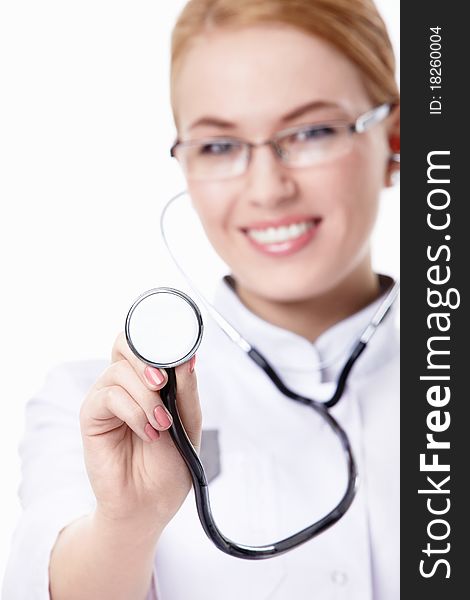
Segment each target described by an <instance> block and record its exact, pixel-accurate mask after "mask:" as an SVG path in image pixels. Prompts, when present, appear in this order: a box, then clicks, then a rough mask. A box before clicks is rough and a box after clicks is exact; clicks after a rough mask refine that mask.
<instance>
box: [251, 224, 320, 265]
mask: <svg viewBox="0 0 470 600" xmlns="http://www.w3.org/2000/svg"><path fill="white" fill-rule="evenodd" d="M321 221H322V219H321V217H312V218H310V219H302V220H299V221H295V222H293V223H289V224H284V225H279V226H277V227H273V226H266V227H260V226H258V227H252V228H249V227H245V228H243V229H242V232H243V233H244V234H245V236H246V237H247V238H248V240H249V241H250V242H251V244H252V246H253V247H254V248H256V249H257V250H260V251H261V252H263V253H264V254H269V255H278V256H284V255H287V254H292V253H294V252H297V251H298V250H300V249H301V248H303V247H304V246H306V245H307V244H308V243H309V242H310V240H312V239H313V238H314V236H315V234H316V232H317V229H318V227H319V225H320V223H321Z"/></svg>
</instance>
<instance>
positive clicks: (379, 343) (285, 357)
mask: <svg viewBox="0 0 470 600" xmlns="http://www.w3.org/2000/svg"><path fill="white" fill-rule="evenodd" d="M380 284H381V287H382V290H383V293H382V295H381V296H380V297H379V298H378V299H377V300H375V301H374V302H373V303H372V304H370V305H368V306H366V307H365V308H363V309H362V310H360V311H359V312H357V313H355V314H354V315H352V316H350V317H348V318H346V319H343V320H342V321H340V322H338V323H336V324H335V325H333V326H332V327H330V329H328V330H327V331H325V332H324V333H322V334H321V335H320V336H319V337H318V338H317V340H316V341H315V342H314V343H312V342H310V341H309V340H307V339H306V338H304V337H302V336H301V335H298V334H296V333H293V332H292V331H288V330H286V329H283V328H281V327H278V326H277V325H273V324H272V323H269V322H267V321H264V320H263V319H261V318H260V317H259V316H257V315H255V314H254V313H252V312H251V311H250V310H248V308H247V307H246V306H245V305H244V304H243V303H242V301H241V300H240V299H239V297H238V296H237V294H236V292H235V290H234V287H233V280H232V278H231V277H230V276H229V275H226V276H225V277H224V278H223V279H222V280H221V281H220V282H219V285H218V288H217V290H216V293H215V297H214V306H215V307H216V308H217V310H218V311H219V312H220V313H221V314H222V315H223V316H224V317H225V318H226V319H227V321H229V323H231V324H232V325H233V326H234V327H235V328H236V329H237V330H238V331H239V332H240V334H241V335H242V336H243V337H244V338H245V339H246V340H247V341H248V342H249V343H250V344H251V345H252V346H255V347H256V348H257V350H259V351H260V352H261V353H262V354H263V355H264V356H265V357H266V359H267V360H268V361H269V362H270V363H271V364H272V365H273V367H274V368H275V369H277V370H278V371H279V372H280V373H281V374H282V375H283V377H284V378H285V379H286V380H291V381H293V380H295V379H296V378H297V377H303V376H308V380H309V381H310V383H313V382H314V381H315V382H317V383H326V382H330V381H334V380H335V379H336V377H337V375H338V373H339V371H340V370H341V368H342V366H343V365H344V363H345V361H346V360H347V359H348V357H349V354H350V352H351V350H352V347H353V345H354V344H355V342H356V341H357V339H358V338H359V336H360V334H361V333H362V332H363V330H364V329H365V328H366V326H367V325H368V323H369V322H370V320H371V318H372V316H373V315H374V313H375V311H376V310H377V309H378V307H379V306H380V304H381V302H382V301H383V299H384V297H385V294H386V292H387V291H388V290H389V288H390V286H391V285H392V284H393V280H392V279H391V278H390V277H388V276H385V275H380ZM397 312H398V311H397V303H396V302H395V303H394V306H393V307H392V309H391V310H390V311H389V313H388V315H387V316H386V317H385V319H384V321H383V322H382V323H381V325H380V326H379V327H378V329H377V331H376V333H375V334H374V336H373V337H372V339H371V341H370V343H369V345H368V347H367V348H366V350H365V351H364V353H363V355H362V356H361V357H360V358H359V360H358V361H357V365H356V366H355V367H354V373H355V376H359V375H361V374H363V375H366V374H367V373H370V371H372V370H375V369H377V368H379V367H380V366H381V365H382V364H383V363H385V362H387V361H388V360H389V359H390V358H391V357H392V356H393V355H394V354H395V353H396V352H397V351H398V344H397V343H396V342H397V331H396V320H397ZM322 365H323V366H322ZM286 382H287V381H286Z"/></svg>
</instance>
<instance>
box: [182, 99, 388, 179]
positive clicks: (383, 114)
mask: <svg viewBox="0 0 470 600" xmlns="http://www.w3.org/2000/svg"><path fill="white" fill-rule="evenodd" d="M395 106H396V104H394V103H392V102H385V103H383V104H380V105H378V106H375V107H374V108H371V109H369V110H368V111H366V112H364V113H362V114H361V115H359V116H358V117H357V119H356V120H355V121H353V122H348V121H344V120H340V119H336V120H335V119H331V120H329V121H324V122H318V123H312V124H310V125H308V124H307V125H296V126H294V127H289V128H287V129H282V130H281V131H278V132H277V133H276V134H275V135H274V136H273V137H272V138H269V139H267V140H264V141H262V142H250V141H248V140H244V139H242V138H238V137H236V136H212V137H207V138H201V139H198V140H187V141H183V140H180V139H177V140H176V141H175V143H174V144H173V146H172V147H171V148H170V155H171V156H172V157H173V158H176V160H178V162H180V164H181V161H180V160H179V159H178V157H177V155H176V151H177V149H178V148H188V147H191V146H198V145H201V144H204V143H205V144H210V143H211V142H212V143H223V142H226V143H228V142H237V143H238V144H240V145H241V147H242V150H243V151H244V153H245V156H246V161H245V166H244V169H243V171H241V172H240V173H237V174H236V175H228V176H225V177H221V178H220V179H231V178H233V177H239V176H240V175H243V174H244V173H246V171H247V169H248V166H249V164H250V161H251V157H252V153H253V149H254V148H258V147H261V146H271V147H272V149H273V150H274V153H275V155H276V156H277V157H278V158H279V159H280V160H281V161H282V163H283V165H285V166H286V167H288V168H290V169H295V168H302V167H299V166H296V165H290V164H289V163H288V162H286V161H285V156H284V152H283V149H282V147H281V146H280V144H279V140H280V139H281V138H285V137H287V136H289V135H292V134H293V133H296V132H299V131H302V130H304V129H308V128H313V127H315V126H318V127H321V126H324V125H336V126H341V127H345V128H346V130H347V131H348V133H350V134H354V133H364V132H365V131H368V130H369V129H370V128H371V127H373V126H374V125H376V124H377V123H380V122H381V121H383V120H384V119H386V118H387V117H388V116H389V114H390V113H391V112H392V110H393V108H394V107H395ZM313 164H315V163H313ZM319 164H321V162H320V163H319ZM305 166H309V165H303V167H305ZM185 175H186V177H187V178H188V179H192V178H191V177H188V175H187V174H186V173H185ZM195 179H198V180H199V178H195ZM214 179H217V178H214ZM214 179H212V178H207V179H206V178H201V181H213V180H214Z"/></svg>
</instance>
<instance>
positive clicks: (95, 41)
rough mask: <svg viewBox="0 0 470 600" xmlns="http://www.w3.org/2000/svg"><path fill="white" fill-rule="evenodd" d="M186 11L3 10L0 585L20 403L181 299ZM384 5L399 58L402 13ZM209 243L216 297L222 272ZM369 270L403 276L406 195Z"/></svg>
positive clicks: (83, 5) (384, 222)
mask: <svg viewBox="0 0 470 600" xmlns="http://www.w3.org/2000/svg"><path fill="white" fill-rule="evenodd" d="M184 3H185V1H184V0H172V2H154V1H152V2H150V1H149V0H138V1H137V2H132V3H131V2H123V1H122V0H114V1H113V2H111V1H110V0H93V1H91V0H81V2H63V0H62V1H59V0H55V1H54V0H43V1H42V2H33V1H32V0H15V1H13V0H3V2H2V3H1V4H0V86H1V89H2V91H1V93H0V200H1V221H0V261H1V263H0V265H1V271H0V273H1V294H0V315H1V319H2V323H1V345H0V352H1V356H0V369H1V371H0V373H1V380H0V381H1V408H2V410H1V413H0V456H1V474H2V481H1V484H0V485H1V489H2V503H1V510H0V581H1V579H2V575H3V569H4V564H5V561H6V559H7V555H8V547H9V541H10V537H11V534H12V532H13V528H14V524H15V521H16V520H17V518H18V516H19V514H20V508H19V504H18V501H17V499H16V492H17V487H18V483H19V477H20V473H19V461H18V455H17V446H18V442H19V440H20V439H21V435H22V432H23V411H24V404H25V402H26V401H27V399H28V398H29V397H30V396H31V395H32V394H33V393H34V392H35V390H37V389H38V388H39V387H40V385H41V384H42V381H43V378H44V376H45V373H46V372H47V371H48V370H49V369H50V368H51V367H52V366H53V365H55V364H56V363H60V362H62V361H65V360H76V359H84V358H86V359H88V358H106V357H108V356H109V353H110V350H111V346H112V343H113V341H114V338H115V336H116V335H117V333H118V332H119V331H120V330H121V329H122V328H123V323H124V319H125V315H126V313H127V310H128V308H129V306H130V305H131V303H132V302H133V300H134V299H135V298H136V297H137V296H138V295H139V294H140V293H141V292H143V291H144V290H146V289H148V288H151V287H155V286H158V285H174V286H175V287H182V288H183V289H185V286H184V283H183V282H182V281H181V279H180V278H179V275H178V274H177V272H176V270H175V269H174V267H173V266H172V265H171V264H170V260H169V258H168V256H167V254H166V252H165V251H164V249H163V247H162V244H161V242H160V240H159V232H158V216H159V209H160V206H161V203H162V201H164V200H165V199H167V198H168V197H169V196H171V195H173V194H175V193H177V192H178V191H180V190H181V189H184V182H183V180H182V177H181V175H180V173H179V170H178V168H177V166H176V165H175V164H174V163H173V160H172V159H171V158H170V157H169V152H168V148H169V147H170V145H171V143H172V141H173V137H174V129H173V124H172V119H171V114H170V105H169V92H168V83H167V82H168V72H169V71H168V68H169V40H170V34H171V28H172V25H173V23H174V21H175V19H176V16H177V14H178V12H179V11H180V9H181V8H182V6H183V5H184ZM377 4H378V6H379V9H380V10H381V12H382V14H383V16H384V18H385V20H386V22H387V24H388V27H389V31H390V34H391V37H392V41H393V43H394V45H395V48H396V50H397V53H398V41H399V12H398V11H399V3H397V2H394V1H392V0H378V2H377ZM179 237H180V238H181V242H182V243H181V244H180V248H182V249H183V250H185V249H189V245H188V238H187V236H184V237H183V236H182V235H180V236H179ZM192 242H193V243H194V244H197V240H192ZM185 244H186V246H185ZM198 248H199V246H197V247H196V249H195V248H193V247H191V253H192V254H193V257H194V256H197V257H198V258H199V256H202V255H204V258H199V263H200V264H202V265H204V268H202V269H200V272H199V273H197V275H198V277H199V281H201V282H202V285H201V287H202V288H203V289H205V290H207V291H208V292H210V291H211V290H212V289H213V285H214V283H215V282H216V280H217V276H218V275H217V274H215V272H214V271H213V272H212V273H211V269H210V268H208V266H207V265H208V264H209V265H210V264H212V263H211V262H210V261H211V260H212V259H211V258H210V257H206V256H205V254H204V253H205V250H204V248H203V247H202V246H201V247H200V249H199V250H198ZM208 261H209V262H208ZM374 261H375V267H376V268H377V269H378V270H380V271H382V272H387V273H391V274H392V275H395V276H398V274H399V194H398V188H397V189H394V190H391V191H386V192H384V194H383V199H382V211H381V215H380V219H379V223H378V225H377V229H376V233H375V236H374ZM193 262H194V261H193ZM215 264H216V263H215V262H214V265H215ZM214 269H215V267H214ZM195 275H196V274H195Z"/></svg>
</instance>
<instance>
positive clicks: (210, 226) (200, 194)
mask: <svg viewBox="0 0 470 600" xmlns="http://www.w3.org/2000/svg"><path fill="white" fill-rule="evenodd" d="M226 187H227V185H226V184H225V186H224V187H223V188H222V186H221V185H220V184H217V183H214V184H207V183H204V184H200V183H193V184H190V185H188V191H189V194H190V197H191V202H192V205H193V207H194V209H195V210H196V212H197V214H198V216H199V219H200V221H201V223H202V226H203V228H204V231H205V232H206V235H207V237H208V238H209V241H210V242H211V243H212V245H213V246H214V248H215V249H216V251H218V252H219V253H222V254H225V252H224V251H223V250H224V247H225V246H226V245H227V244H228V239H227V233H228V224H229V223H230V218H231V214H232V210H233V204H234V203H233V202H231V200H230V197H228V195H227V189H226Z"/></svg>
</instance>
